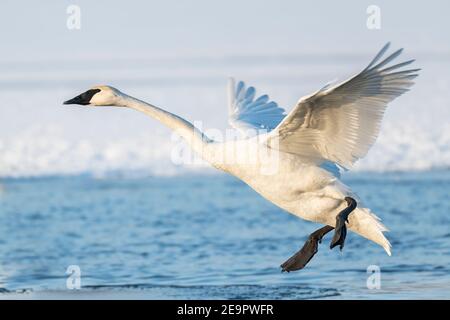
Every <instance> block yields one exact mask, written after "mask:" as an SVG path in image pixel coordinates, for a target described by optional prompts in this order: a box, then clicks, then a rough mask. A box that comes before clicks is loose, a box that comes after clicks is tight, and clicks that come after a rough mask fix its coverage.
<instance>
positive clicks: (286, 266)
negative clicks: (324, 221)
mask: <svg viewBox="0 0 450 320" xmlns="http://www.w3.org/2000/svg"><path fill="white" fill-rule="evenodd" d="M333 229H334V228H333V227H330V226H325V227H322V228H320V229H319V230H316V231H314V232H313V233H311V234H310V235H309V237H308V240H306V242H305V244H304V245H303V247H302V248H301V249H300V250H299V251H298V252H297V253H295V254H294V255H293V256H292V257H290V258H289V259H288V260H286V261H285V262H284V263H283V264H282V265H281V269H282V270H281V271H282V272H285V271H287V272H289V271H295V270H300V269H303V268H304V267H305V266H306V264H307V263H308V262H309V261H310V260H311V259H312V257H314V255H315V254H316V253H317V249H318V244H319V243H320V242H321V241H322V238H323V236H324V235H326V234H327V233H328V232H330V231H331V230H333Z"/></svg>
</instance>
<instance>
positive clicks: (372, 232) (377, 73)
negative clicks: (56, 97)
mask: <svg viewBox="0 0 450 320" xmlns="http://www.w3.org/2000/svg"><path fill="white" fill-rule="evenodd" d="M388 47H389V44H386V45H385V46H384V47H383V49H382V50H381V51H380V52H379V53H378V54H377V55H376V57H375V58H374V59H373V60H372V62H371V63H370V64H369V65H368V66H367V67H366V68H365V69H364V70H363V71H361V72H360V73H358V74H357V75H355V76H354V77H352V78H350V79H349V80H347V81H344V82H342V83H340V84H338V85H334V86H332V85H327V86H325V87H323V88H322V89H320V90H318V91H317V92H315V93H313V94H311V95H308V96H305V97H303V98H301V99H300V100H299V101H298V103H297V105H296V106H295V107H294V108H293V109H292V111H290V112H289V114H288V115H285V113H284V109H283V108H281V107H279V106H278V105H277V103H275V102H273V101H270V99H269V97H268V96H267V95H262V96H260V97H258V98H256V91H255V89H254V88H253V87H247V86H246V85H245V84H244V83H243V82H242V81H240V82H238V83H237V84H236V83H235V82H234V80H233V79H232V80H230V84H229V88H228V90H229V115H230V119H229V121H230V124H231V125H232V126H233V127H235V128H237V129H238V130H240V131H241V132H242V133H244V135H246V136H245V138H243V139H241V140H232V141H226V142H215V141H213V140H211V139H209V138H208V137H206V136H205V135H204V134H203V133H202V132H200V131H199V130H198V129H197V128H195V127H194V126H193V125H192V124H191V123H190V122H188V121H186V120H184V119H182V118H180V117H179V116H176V115H174V114H172V113H170V112H167V111H165V110H163V109H160V108H158V107H155V106H153V105H151V104H148V103H146V102H143V101H141V100H138V99H135V98H133V97H130V96H128V95H126V94H124V93H122V92H120V91H119V90H117V89H114V88H112V87H109V86H99V87H94V88H92V89H91V90H89V91H87V92H86V93H84V94H82V95H80V96H78V97H75V98H74V99H72V100H70V101H68V102H67V103H69V104H70V103H77V104H89V105H93V106H100V105H106V106H111V105H115V106H124V107H129V108H133V109H136V110H138V111H141V112H143V113H145V114H147V115H149V116H151V117H153V118H155V119H156V120H158V121H160V122H161V123H163V124H164V125H166V126H168V127H169V128H171V129H173V130H175V131H176V132H178V133H179V134H180V135H181V136H182V137H183V138H184V139H185V140H186V141H187V142H188V144H189V145H190V146H191V147H192V148H193V149H194V150H195V151H196V152H197V153H199V154H200V155H201V156H202V157H203V158H204V159H205V160H206V161H208V162H210V163H211V164H212V165H213V166H214V167H216V168H218V169H221V170H224V171H226V172H228V173H230V174H232V175H234V176H236V177H238V178H239V179H241V180H243V181H244V182H246V183H247V184H248V185H249V186H251V187H252V188H253V189H254V190H255V191H257V192H258V193H260V194H261V195H262V196H263V197H265V198H266V199H268V200H269V201H271V202H272V203H274V204H276V205H277V206H279V207H280V208H282V209H284V210H286V211H287V212H290V213H292V214H294V215H296V216H298V217H300V218H303V219H305V220H309V221H315V222H319V223H322V224H325V225H329V226H333V227H334V226H335V223H336V215H337V214H338V213H339V212H340V211H341V210H343V209H344V208H346V207H347V203H346V201H345V200H344V199H345V197H352V198H354V199H356V200H357V202H358V207H357V208H356V209H355V210H354V211H353V212H352V213H351V214H350V216H349V223H348V228H349V229H350V230H352V231H354V232H356V233H358V234H360V235H361V236H363V237H365V238H367V239H370V240H372V241H374V242H376V243H378V244H379V245H381V246H382V247H383V248H384V249H385V250H386V252H387V253H388V254H389V255H390V254H391V250H390V248H391V245H390V243H389V241H388V240H387V239H386V238H385V236H384V235H383V232H384V231H386V228H385V227H384V226H383V225H382V224H381V222H380V219H379V218H377V217H376V216H375V215H374V214H373V213H372V212H371V211H370V209H368V208H365V207H364V205H363V203H362V202H361V200H360V199H359V198H358V197H357V196H356V195H355V194H354V193H353V192H352V191H351V190H350V189H349V188H348V187H347V186H345V185H344V184H343V183H342V182H340V181H339V176H340V168H345V169H349V168H351V166H352V164H353V163H354V162H355V161H356V160H358V159H359V158H361V157H363V156H365V155H366V154H367V152H368V150H369V148H370V147H371V146H372V144H373V143H374V142H375V140H376V138H377V136H378V133H379V130H380V123H381V120H382V117H383V113H384V111H385V109H386V107H387V104H388V103H389V102H391V101H392V100H394V99H395V98H396V97H398V96H400V95H401V94H403V93H405V92H406V91H408V88H409V87H410V86H411V85H412V84H413V81H412V80H413V79H414V78H415V77H416V76H417V71H418V70H419V69H408V70H402V71H400V70H399V69H400V68H402V67H405V66H407V65H409V64H410V63H412V62H413V60H409V61H406V62H402V63H398V64H395V65H392V66H390V67H388V66H387V64H388V63H390V62H392V61H393V60H394V59H395V58H397V57H398V56H399V55H400V53H401V51H402V50H398V51H395V52H394V53H392V54H391V55H389V56H388V57H387V58H385V59H382V57H383V55H384V54H385V53H386V51H387V49H388ZM87 98H89V101H88V103H83V99H84V100H86V99H87ZM261 129H264V130H265V131H266V132H265V133H260V132H257V133H259V134H256V135H255V134H249V132H248V131H249V130H253V132H255V130H256V131H257V130H261Z"/></svg>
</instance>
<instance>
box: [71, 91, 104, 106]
mask: <svg viewBox="0 0 450 320" xmlns="http://www.w3.org/2000/svg"><path fill="white" fill-rule="evenodd" d="M97 92H100V89H91V90H88V91H86V92H84V93H82V94H80V95H78V96H76V97H75V98H72V99H70V100H67V101H64V102H63V104H80V105H82V106H86V105H88V104H89V102H90V101H91V99H92V97H93V96H94V95H95V94H96V93H97Z"/></svg>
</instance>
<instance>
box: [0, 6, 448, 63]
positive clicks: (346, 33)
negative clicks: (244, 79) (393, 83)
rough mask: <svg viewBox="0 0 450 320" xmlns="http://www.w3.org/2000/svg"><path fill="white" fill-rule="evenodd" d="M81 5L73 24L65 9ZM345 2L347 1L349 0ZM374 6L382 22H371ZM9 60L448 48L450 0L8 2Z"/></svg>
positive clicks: (3, 19) (4, 27) (3, 20)
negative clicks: (374, 26) (379, 46)
mask: <svg viewBox="0 0 450 320" xmlns="http://www.w3.org/2000/svg"><path fill="white" fill-rule="evenodd" d="M70 4H75V5H78V6H79V7H80V9H81V29H80V30H68V29H67V27H66V20H67V17H68V14H67V13H66V9H67V7H68V6H69V5H70ZM344 4H345V5H344ZM369 5H377V6H379V7H380V9H381V29H380V30H369V29H367V27H366V20H367V16H368V15H367V13H366V9H367V7H368V6H369ZM0 6H1V10H0V33H1V39H2V46H1V47H2V50H1V52H0V57H1V58H2V60H3V62H4V61H5V60H6V61H7V60H10V59H12V60H15V59H25V60H29V59H31V58H38V57H39V58H42V59H52V58H58V59H62V58H64V59H71V58H79V57H93V56H98V57H109V56H113V57H120V56H123V55H124V54H128V55H136V56H140V55H143V56H148V55H156V56H158V55H166V54H172V55H182V54H189V53H193V54H198V53H214V54H218V55H227V54H232V55H241V54H248V53H250V54H254V53H260V54H262V55H264V54H270V53H284V52H292V51H302V52H305V51H311V52H321V51H324V50H325V51H330V50H333V51H339V50H343V51H349V50H350V51H351V50H356V51H363V52H369V50H367V49H365V48H366V47H367V45H368V44H370V43H384V42H386V41H392V42H393V43H397V44H398V45H400V46H403V47H408V48H409V49H410V50H420V51H439V52H441V51H444V52H449V51H450V41H449V40H450V39H449V35H448V30H450V19H449V18H448V16H449V15H450V3H449V2H448V1H436V0H432V1H421V2H413V1H381V0H377V1H356V0H354V1H344V2H341V1H314V2H312V1H295V0H292V1H261V0H249V1H241V0H238V1H235V0H232V1H208V0H194V1H105V0H102V1H89V0H73V1H61V0H53V1H21V0H11V1H5V0H3V1H2V2H1V5H0Z"/></svg>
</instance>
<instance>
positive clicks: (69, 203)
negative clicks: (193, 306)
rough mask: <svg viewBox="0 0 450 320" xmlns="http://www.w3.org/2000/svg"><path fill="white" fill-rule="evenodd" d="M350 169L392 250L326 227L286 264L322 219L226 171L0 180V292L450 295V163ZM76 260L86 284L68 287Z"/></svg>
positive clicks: (100, 295)
mask: <svg viewBox="0 0 450 320" xmlns="http://www.w3.org/2000/svg"><path fill="white" fill-rule="evenodd" d="M343 180H344V182H346V183H347V184H348V185H349V186H351V187H352V189H353V190H355V191H356V192H357V193H358V194H359V196H360V197H361V198H362V199H364V201H365V203H366V204H367V205H368V206H369V207H370V208H371V209H372V210H373V211H374V212H375V213H377V214H378V215H379V216H380V217H381V218H382V219H383V222H384V223H385V224H386V225H387V226H388V228H389V229H390V230H391V232H389V233H388V238H389V239H390V240H391V242H392V245H393V256H392V257H389V256H387V255H386V253H385V252H384V250H383V249H382V248H381V247H379V246H377V245H376V244H373V243H371V242H369V241H367V240H366V239H364V238H361V237H359V236H357V235H355V234H352V233H350V234H349V235H348V237H347V241H346V246H345V248H344V250H343V251H342V252H339V250H338V249H337V248H335V249H334V250H329V248H328V245H329V241H330V238H331V235H328V236H327V237H326V238H324V243H322V244H321V246H320V247H319V252H318V253H317V255H316V256H315V257H314V258H313V260H312V261H311V262H310V264H309V265H308V266H307V267H306V268H305V269H304V270H301V271H298V272H292V273H289V274H288V273H281V272H280V268H279V265H280V264H281V263H282V262H283V261H284V260H285V259H287V258H288V257H289V256H290V255H291V254H293V253H294V252H295V251H296V250H298V249H299V247H300V246H301V245H303V242H304V241H305V239H306V237H307V235H308V234H309V233H311V232H312V231H314V230H315V229H317V228H318V227H320V225H317V224H314V223H311V222H306V221H303V220H300V219H298V218H297V217H295V216H292V215H290V214H287V213H286V212H284V211H283V210H281V209H279V208H278V207H276V206H274V205H272V204H271V203H269V202H268V201H266V200H265V199H263V198H261V197H260V196H259V195H258V194H257V193H255V192H254V191H253V190H252V189H250V188H249V187H248V186H246V185H245V184H244V183H242V182H241V181H239V180H237V179H235V178H233V177H230V176H227V175H221V174H217V175H211V174H205V175H201V174H198V175H184V176H183V175H182V176H176V177H148V176H147V177H138V178H137V177H125V176H122V175H120V174H117V175H109V176H106V177H102V178H98V177H93V176H91V175H80V176H71V177H46V178H27V179H25V178H20V179H3V180H2V181H1V191H0V298H6V299H7V298H17V297H18V298H47V297H53V298H114V297H118V298H133V299H164V298H165V299H220V298H225V299H318V298H322V299H325V298H327V299H328V298H330V299H394V298H398V299H420V298H425V299H435V298H445V299H448V298H450V201H449V200H450V199H449V195H450V172H449V171H432V172H422V173H384V174H383V173H357V174H346V175H345V176H344V177H343ZM70 265H76V266H79V268H80V270H81V289H80V290H69V289H67V278H68V275H67V274H66V270H67V268H68V267H69V266H70ZM373 265H375V266H378V267H379V268H380V272H381V273H380V280H381V282H380V288H379V289H369V288H368V287H367V279H368V277H369V276H370V275H371V273H368V271H367V270H368V268H372V267H369V266H373ZM371 279H373V278H371Z"/></svg>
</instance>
